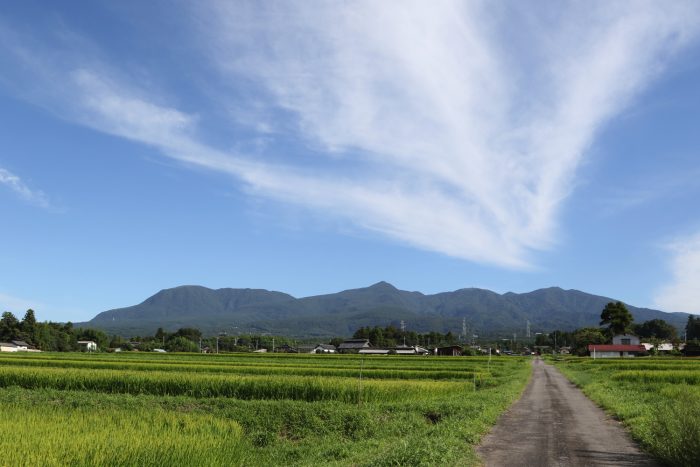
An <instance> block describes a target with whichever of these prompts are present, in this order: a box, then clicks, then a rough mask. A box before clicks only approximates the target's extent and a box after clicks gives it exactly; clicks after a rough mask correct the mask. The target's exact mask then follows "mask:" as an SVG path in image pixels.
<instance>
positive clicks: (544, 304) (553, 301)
mask: <svg viewBox="0 0 700 467" xmlns="http://www.w3.org/2000/svg"><path fill="white" fill-rule="evenodd" d="M610 301H614V299H611V298H607V297H601V296H597V295H591V294H588V293H585V292H580V291H578V290H563V289H561V288H558V287H551V288H547V289H539V290H535V291H533V292H529V293H522V294H517V293H512V292H509V293H505V294H498V293H495V292H492V291H490V290H484V289H475V288H469V289H460V290H456V291H454V292H443V293H438V294H434V295H424V294H422V293H420V292H408V291H405V290H399V289H397V288H396V287H394V286H393V285H391V284H388V283H386V282H379V283H377V284H374V285H372V286H370V287H365V288H360V289H352V290H345V291H342V292H338V293H333V294H327V295H318V296H312V297H305V298H295V297H293V296H291V295H289V294H286V293H283V292H274V291H269V290H264V289H232V288H225V289H217V290H213V289H209V288H206V287H201V286H194V285H186V286H180V287H175V288H172V289H165V290H161V291H160V292H158V293H157V294H155V295H153V296H152V297H150V298H148V299H146V300H145V301H144V302H142V303H140V304H138V305H134V306H130V307H126V308H118V309H114V310H109V311H105V312H102V313H100V314H98V315H97V316H95V317H94V318H93V319H92V320H90V321H88V322H85V323H76V326H89V327H95V328H99V329H103V330H105V331H107V332H109V333H114V334H120V335H123V336H136V335H152V334H153V333H154V332H155V331H156V329H157V328H158V327H163V328H164V329H166V330H170V331H172V330H176V329H177V328H180V327H197V328H199V329H201V330H202V332H203V333H204V334H205V335H213V334H218V333H220V332H227V333H240V334H243V333H271V334H277V335H285V336H290V337H297V338H305V337H328V336H349V335H352V333H354V332H355V330H356V329H358V328H359V327H361V326H375V325H379V326H385V325H388V324H392V325H394V326H397V327H398V326H399V323H400V321H401V320H403V321H405V322H406V323H407V329H409V330H413V331H417V332H424V331H440V332H447V331H452V332H453V333H455V334H458V333H460V332H461V329H462V319H463V318H466V321H467V325H468V327H469V330H470V331H469V332H473V333H476V334H478V335H482V336H487V335H489V336H497V335H503V336H504V337H505V336H512V334H513V333H514V332H515V333H517V334H518V336H523V335H524V333H525V328H526V321H527V320H529V321H530V327H531V330H532V332H533V333H535V332H547V331H551V330H554V329H561V330H571V329H575V328H579V327H584V326H598V322H599V321H600V312H601V310H602V309H603V307H605V304H606V303H608V302H610ZM628 307H629V309H630V311H631V312H632V314H633V315H634V319H635V322H643V321H647V320H650V319H656V318H659V319H663V320H666V321H667V322H669V323H671V324H673V325H674V326H676V327H677V328H679V329H680V328H682V327H684V326H685V323H686V321H687V319H688V315H687V314H685V313H664V312H662V311H658V310H651V309H648V308H637V307H633V306H629V305H628Z"/></svg>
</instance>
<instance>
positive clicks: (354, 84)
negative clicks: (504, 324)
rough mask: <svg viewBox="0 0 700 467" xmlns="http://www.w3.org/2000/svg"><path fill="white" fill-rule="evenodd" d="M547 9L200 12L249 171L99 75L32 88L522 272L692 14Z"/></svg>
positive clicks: (162, 109)
mask: <svg viewBox="0 0 700 467" xmlns="http://www.w3.org/2000/svg"><path fill="white" fill-rule="evenodd" d="M549 6H550V7H551V8H549V9H548V12H549V13H547V14H545V13H543V12H532V11H530V9H529V8H528V9H527V10H526V9H523V10H520V9H518V8H517V7H514V8H513V9H509V10H508V11H506V9H505V8H504V7H501V6H493V5H492V4H487V3H480V2H458V1H441V2H431V3H430V4H428V3H426V2H420V1H402V2H396V3H394V2H352V3H325V2H318V3H316V2H313V3H312V2H279V3H267V4H266V5H265V7H264V8H261V7H260V5H259V3H257V2H252V3H241V2H235V3H230V2H212V3H211V4H208V6H207V7H204V6H202V5H200V4H198V5H197V12H196V14H197V15H198V17H197V18H196V24H197V25H199V26H200V27H201V29H197V34H198V36H199V38H200V43H201V44H202V47H203V50H204V53H205V54H206V56H207V57H209V59H210V60H211V61H212V63H214V64H215V66H216V67H217V69H218V70H219V72H220V73H221V74H222V76H223V77H224V80H223V81H228V82H230V83H234V84H233V85H232V86H231V87H228V88H227V87H225V86H220V85H218V84H216V83H220V81H221V80H211V83H213V84H212V85H214V86H220V87H219V88H217V89H216V90H215V91H214V92H215V93H216V94H217V95H218V96H219V98H220V100H224V101H227V100H228V101H227V102H225V105H226V106H227V107H229V108H239V109H244V110H243V114H241V113H240V112H239V113H238V114H237V115H236V118H235V119H234V121H233V122H232V123H231V124H232V125H240V124H241V122H245V121H246V118H245V115H250V119H249V124H250V128H251V129H252V132H253V133H256V132H257V133H258V135H259V136H263V137H264V138H265V140H266V141H268V143H266V144H265V151H267V152H262V153H259V154H256V156H255V158H253V156H251V155H244V154H238V153H235V152H231V151H229V150H223V149H220V148H218V147H214V146H212V145H210V144H207V142H206V140H205V139H204V138H203V137H202V136H201V133H200V131H199V130H200V128H199V126H200V117H199V116H198V115H194V114H191V113H186V112H183V111H181V110H178V109H177V108H176V106H175V105H172V104H168V103H167V99H164V100H159V99H156V98H154V97H153V95H152V94H150V93H149V92H146V91H144V90H142V89H139V87H138V86H136V85H134V84H132V83H131V82H130V80H129V79H128V74H124V73H123V72H120V73H115V72H114V71H113V70H112V69H110V68H109V67H106V66H104V65H103V64H102V63H100V61H96V60H86V59H84V58H82V59H81V58H73V59H71V60H68V61H66V60H64V61H62V62H61V63H62V64H61V65H60V66H53V67H52V68H51V70H50V73H48V74H47V75H48V76H50V77H51V80H53V81H55V79H56V75H59V76H61V77H62V79H61V80H60V82H61V88H60V90H59V89H56V92H57V93H60V96H61V97H60V98H54V103H53V105H54V106H56V107H58V108H59V112H60V113H61V114H63V115H64V116H67V118H70V119H73V120H75V121H79V122H81V123H82V124H85V125H88V126H91V127H93V128H96V129H98V130H100V131H104V132H107V133H110V134H114V135H118V136H120V137H124V138H128V139H131V140H133V141H137V142H141V143H145V144H148V145H152V146H154V147H156V148H158V149H159V150H160V151H161V152H162V153H163V154H164V155H166V156H168V157H172V158H175V159H177V160H180V161H183V162H185V163H189V164H194V165H198V166H203V167H207V168H210V169H212V170H217V171H223V172H226V173H230V174H233V175H235V176H236V177H238V178H239V179H241V180H242V181H243V182H244V183H245V186H247V187H248V189H249V190H250V191H251V192H253V193H256V194H259V195H261V196H267V197H272V198H274V199H279V200H283V201H285V202H291V203H297V204H300V205H302V206H307V207H310V208H312V209H316V210H319V211H320V212H323V213H325V214H327V215H330V216H335V217H340V218H344V219H348V220H349V221H351V222H352V223H353V224H355V225H357V226H359V227H362V228H366V229H370V230H373V231H376V232H380V233H381V234H384V235H386V236H389V237H391V238H395V239H398V240H400V241H402V242H406V243H408V244H411V245H414V246H417V247H420V248H424V249H427V250H431V251H437V252H440V253H444V254H447V255H451V256H455V257H459V258H465V259H469V260H473V261H479V262H484V263H491V264H496V265H500V266H505V267H514V268H518V267H527V266H528V265H530V264H531V263H532V258H531V253H532V252H533V251H534V250H538V249H545V248H549V247H551V246H552V245H553V244H555V243H556V240H557V235H556V231H557V214H558V211H559V210H560V209H561V207H562V203H563V201H564V200H565V199H566V197H567V196H568V194H569V192H570V191H571V189H572V186H573V185H574V184H575V179H574V175H575V171H576V169H577V167H578V165H579V164H580V162H581V161H582V159H583V157H584V155H585V153H586V150H587V148H588V146H589V145H590V144H591V143H592V141H593V139H594V137H595V135H596V132H597V131H598V130H599V129H600V128H601V126H603V125H604V124H605V123H606V122H607V121H608V120H609V119H611V118H613V117H614V116H615V115H617V114H618V113H619V112H620V111H622V110H623V109H624V108H625V107H626V106H627V105H629V103H630V102H631V101H632V100H633V99H634V98H635V97H636V96H638V95H639V93H640V92H641V91H642V90H643V89H644V88H645V87H646V86H647V85H648V84H649V83H650V82H651V80H652V79H653V78H654V77H655V76H656V75H658V73H659V72H660V71H661V70H662V69H663V67H664V65H665V64H666V63H667V61H668V60H669V59H670V58H671V57H672V56H673V55H674V53H675V52H677V51H678V50H679V49H680V48H681V47H683V46H684V45H686V44H687V43H688V42H689V41H691V40H692V39H694V38H695V36H696V33H697V31H698V24H699V15H698V9H697V8H696V7H695V5H694V4H693V2H680V1H679V2H673V3H671V4H663V5H662V4H660V3H658V2H637V3H635V5H634V8H633V9H631V10H629V11H627V9H628V8H629V4H626V3H622V2H619V3H618V2H597V3H596V2H593V3H590V2H589V3H586V4H580V3H577V2H573V3H563V2H553V3H552V4H551V5H549ZM32 52H34V53H32V54H29V55H30V56H32V57H36V51H32ZM15 55H16V56H17V57H20V55H21V54H17V53H15ZM24 55H27V54H24ZM18 60H22V58H21V57H20V58H18ZM66 63H68V65H65V64H66ZM47 82H48V80H47ZM233 87H235V88H236V89H235V90H234V89H232V88H233ZM42 95H45V93H44V94H42ZM232 96H235V98H234V97H232ZM246 96H248V97H247V98H246ZM246 109H254V110H255V112H252V113H248V111H247V110H246ZM201 112H202V113H206V112H207V108H206V105H203V107H202V108H201ZM277 137H280V142H279V143H277V144H276V143H275V138H277ZM290 139H291V140H293V141H294V143H295V151H291V152H289V153H287V150H286V147H285V146H284V142H286V141H289V140H290ZM270 142H271V143H270ZM300 148H302V149H301V150H300ZM304 149H305V151H304ZM300 152H304V157H297V156H298V155H299V153H300ZM281 153H282V154H284V156H285V157H284V158H282V157H280V154H281ZM309 158H311V159H313V158H316V159H317V162H318V163H317V164H313V163H312V164H309ZM279 160H284V161H285V162H284V164H281V163H280V162H279ZM310 167H311V168H310Z"/></svg>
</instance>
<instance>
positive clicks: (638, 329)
mask: <svg viewBox="0 0 700 467" xmlns="http://www.w3.org/2000/svg"><path fill="white" fill-rule="evenodd" d="M634 333H635V334H637V335H638V336H639V337H649V338H652V337H654V338H656V339H662V340H670V339H675V338H676V328H674V327H673V326H672V325H670V324H669V323H667V322H666V321H664V320H662V319H652V320H649V321H644V322H643V323H642V324H638V325H636V326H634Z"/></svg>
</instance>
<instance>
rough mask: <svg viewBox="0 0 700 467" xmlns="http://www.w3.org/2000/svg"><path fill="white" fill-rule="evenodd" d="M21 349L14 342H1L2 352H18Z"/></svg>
mask: <svg viewBox="0 0 700 467" xmlns="http://www.w3.org/2000/svg"><path fill="white" fill-rule="evenodd" d="M18 350H19V348H18V347H17V346H16V345H15V344H13V343H12V342H0V352H17V351H18Z"/></svg>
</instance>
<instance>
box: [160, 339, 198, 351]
mask: <svg viewBox="0 0 700 467" xmlns="http://www.w3.org/2000/svg"><path fill="white" fill-rule="evenodd" d="M165 348H166V350H167V351H168V352H199V346H198V345H197V344H195V343H194V342H192V341H191V340H189V339H188V338H186V337H182V336H176V337H173V338H171V339H170V340H168V342H166V344H165Z"/></svg>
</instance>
